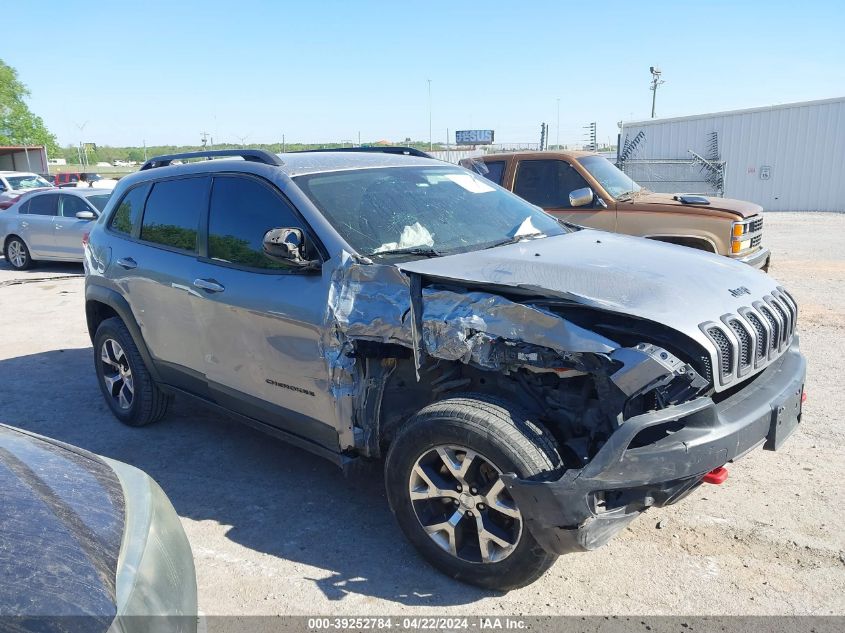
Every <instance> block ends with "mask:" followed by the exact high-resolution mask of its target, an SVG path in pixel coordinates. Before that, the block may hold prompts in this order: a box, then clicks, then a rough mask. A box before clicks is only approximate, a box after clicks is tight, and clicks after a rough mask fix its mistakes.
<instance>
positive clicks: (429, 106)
mask: <svg viewBox="0 0 845 633" xmlns="http://www.w3.org/2000/svg"><path fill="white" fill-rule="evenodd" d="M432 149H434V145H433V143H432V140H431V79H429V80H428V151H431V150H432Z"/></svg>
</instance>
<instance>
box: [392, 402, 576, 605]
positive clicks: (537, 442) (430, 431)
mask: <svg viewBox="0 0 845 633" xmlns="http://www.w3.org/2000/svg"><path fill="white" fill-rule="evenodd" d="M449 445H451V446H462V447H466V448H467V449H470V450H472V451H475V452H476V453H477V454H478V455H479V456H482V457H483V458H484V459H486V460H488V461H489V462H490V463H492V464H493V465H494V466H495V468H497V469H498V470H499V471H500V472H503V473H506V472H515V473H516V474H517V475H518V476H519V477H520V478H527V477H538V476H540V477H542V476H543V475H546V474H548V475H549V476H551V475H552V474H555V473H559V472H560V469H561V459H560V455H559V454H558V450H557V447H556V444H555V441H554V439H553V438H552V436H551V434H550V433H549V431H548V430H547V429H545V428H543V427H542V425H540V424H538V423H536V422H533V421H531V420H530V418H529V417H528V416H527V414H526V413H525V412H523V411H521V410H520V409H519V408H518V407H515V406H513V405H512V404H510V403H508V402H506V401H504V400H500V399H497V398H492V397H489V396H486V395H482V394H463V395H460V396H456V397H452V398H448V399H446V400H442V401H440V402H436V403H434V404H431V405H429V406H427V407H425V408H424V409H422V410H420V411H419V412H418V413H417V414H416V415H414V416H413V417H412V418H411V419H410V420H409V421H408V423H407V424H406V425H405V426H404V427H403V428H402V429H401V430H400V431H399V433H398V434H397V436H396V438H395V439H394V440H393V443H392V444H391V446H390V449H389V451H388V455H387V459H386V463H385V483H386V488H387V497H388V501H389V503H390V509H391V510H392V511H393V514H394V515H395V516H396V519H397V521H398V522H399V526H400V527H401V528H402V531H403V532H404V533H405V535H406V536H407V537H408V539H409V540H410V541H411V543H413V544H414V546H415V547H416V548H417V549H418V550H419V551H420V552H421V553H422V555H423V556H424V557H425V558H426V559H427V560H428V561H429V562H430V563H431V564H432V565H434V566H435V567H437V568H438V569H440V570H441V571H442V572H444V573H445V574H447V575H449V576H451V577H452V578H455V579H457V580H460V581H463V582H467V583H470V584H474V585H478V586H480V587H484V588H486V589H495V590H499V591H508V590H511V589H516V588H518V587H523V586H525V585H528V584H530V583H532V582H533V581H535V580H536V579H537V578H539V577H540V576H541V575H542V574H543V573H544V572H545V571H546V570H547V569H548V568H549V567H550V566H551V565H552V564H553V563H554V561H555V560H556V559H557V556H556V555H554V554H550V553H548V552H546V551H545V550H544V549H543V548H542V547H540V545H538V544H537V541H535V540H534V537H533V536H532V535H531V534H530V532H529V531H528V529H527V528H526V527H525V524H524V521H523V522H522V529H521V532H520V534H519V536H517V537H515V539H516V540H515V541H514V543H515V547H513V549H512V550H511V552H510V554H508V555H507V556H506V557H505V558H504V559H502V560H498V561H494V562H482V561H480V560H479V561H475V562H473V561H471V560H466V559H464V558H461V557H459V556H456V555H455V554H453V553H451V552H450V551H447V550H446V549H444V547H443V546H441V545H438V544H437V543H436V542H435V541H434V540H433V537H432V536H430V535H429V534H428V533H427V532H426V531H425V529H424V528H423V526H422V524H421V520H420V519H419V518H418V516H417V511H416V509H415V507H414V505H413V504H414V502H412V501H411V492H410V482H411V477H412V471H413V469H414V466H415V465H416V464H417V460H419V459H426V458H425V457H423V456H425V455H427V454H430V452H431V451H432V450H435V449H436V447H443V446H449ZM464 459H465V458H464ZM442 502H443V503H445V506H446V509H445V510H444V512H445V513H446V514H448V513H449V512H451V509H449V506H448V501H442ZM417 503H420V502H417ZM422 503H424V504H427V503H432V502H430V501H423V502H422ZM452 503H454V504H455V507H460V508H464V507H465V506H464V505H463V502H460V504H461V505H460V506H458V504H459V502H458V501H455V500H452ZM435 509H436V508H435ZM487 512H488V513H491V512H492V511H491V510H490V509H489V508H487ZM476 514H478V512H477V511H476ZM469 515H470V516H473V513H472V512H470V513H469ZM464 520H466V516H465V517H464V518H463V519H461V521H464ZM474 520H477V519H470V521H474ZM459 525H460V524H459ZM473 529H474V526H473V524H472V523H470V530H473ZM470 533H471V532H470ZM478 540H480V539H478V536H477V533H476V541H478ZM464 542H466V543H469V542H470V539H469V538H467V539H466V540H465V541H464Z"/></svg>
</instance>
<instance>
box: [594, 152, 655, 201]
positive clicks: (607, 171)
mask: <svg viewBox="0 0 845 633" xmlns="http://www.w3.org/2000/svg"><path fill="white" fill-rule="evenodd" d="M578 162H579V163H581V165H582V166H583V167H584V169H586V170H587V171H588V172H590V175H591V176H592V177H593V178H595V179H596V180H598V182H599V184H600V185H601V186H602V187H603V188H604V190H605V191H606V192H607V193H609V194H610V195H611V196H613V197H614V198H621V197H623V196H625V194H629V193H636V192H637V191H639V190H640V189H642V187H640V186H639V185H638V184H637V183H635V182H634V181H633V180H631V178H629V177H628V175H627V174H626V173H625V172H624V171H622V170H620V169H619V168H617V167H616V165H614V164H613V163H611V162H610V161H609V160H607V159H606V158H604V157H602V156H584V157H583V158H579V159H578Z"/></svg>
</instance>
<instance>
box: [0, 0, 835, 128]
mask: <svg viewBox="0 0 845 633" xmlns="http://www.w3.org/2000/svg"><path fill="white" fill-rule="evenodd" d="M74 6H76V5H74ZM3 22H4V24H3V37H2V41H0V58H2V59H4V61H5V62H6V63H7V64H10V65H12V66H14V67H15V68H17V70H18V72H19V75H20V78H21V79H22V80H23V81H24V83H26V84H27V85H28V87H29V88H30V90H31V92H32V95H31V98H30V106H31V108H32V109H33V110H34V111H35V112H36V113H38V114H40V115H41V116H42V117H43V118H44V120H45V122H46V123H47V125H48V127H49V128H50V129H51V130H52V131H53V132H54V133H56V134H57V136H58V138H59V141H60V143H61V144H63V145H64V144H68V143H76V142H77V141H79V140H80V137H83V138H82V140H85V141H90V142H96V143H98V144H102V145H140V144H141V142H142V140H144V139H146V142H147V144H149V145H155V144H165V143H175V144H183V143H185V144H188V143H191V144H193V143H198V142H199V133H200V132H201V131H203V130H205V131H208V132H211V133H213V134H214V136H215V140H217V141H228V142H236V141H238V139H239V137H246V143H247V144H249V143H250V142H266V143H272V142H278V141H280V140H281V136H282V134H285V136H286V139H287V140H288V141H289V142H290V141H303V142H330V141H339V140H346V139H356V140H357V138H358V133H359V132H360V134H361V138H362V140H364V141H375V140H380V139H390V140H394V141H396V140H398V141H401V140H402V139H404V138H405V137H406V136H410V137H412V138H414V139H428V96H427V90H428V84H427V80H428V79H431V89H432V118H433V130H434V132H433V135H434V139H435V141H437V140H445V136H446V129H447V128H449V129H451V130H452V133H451V135H452V138H453V139H454V130H455V129H468V128H493V129H495V130H496V140H497V141H501V142H536V141H537V140H538V137H539V128H540V123H541V122H542V121H545V122H547V123H548V124H549V125H550V136H551V140H552V142H554V141H555V139H556V138H557V134H558V131H557V100H558V99H560V131H559V135H560V141H561V143H567V142H569V143H571V142H575V141H578V140H579V139H581V138H582V134H583V131H582V126H585V125H587V124H588V123H589V122H590V121H597V123H598V136H599V138H600V140H601V141H603V142H606V141H608V140H611V139H612V140H615V138H616V133H617V126H616V122H617V121H619V120H622V119H625V120H631V119H639V118H646V117H648V116H649V114H650V108H651V92H650V91H649V89H648V85H649V80H650V75H649V71H648V69H649V66H651V65H653V64H658V65H659V66H660V67H661V69H662V70H663V74H664V78H665V80H666V83H665V84H664V85H662V86H661V87H660V89H659V91H658V97H657V114H658V116H680V115H686V114H696V113H702V112H711V111H718V110H729V109H735V108H744V107H755V106H762V105H769V104H773V103H787V102H791V101H803V100H810V99H821V98H827V97H834V96H841V95H842V94H845V32H843V30H842V28H843V24H845V3H842V2H841V1H839V2H836V1H830V2H826V1H821V0H819V1H807V2H794V1H793V2H781V1H780V0H771V1H768V2H742V1H737V0H734V1H732V2H731V1H721V0H720V1H708V2H705V1H703V0H699V1H697V2H683V1H677V0H676V1H674V2H647V1H645V0H640V1H637V2H632V1H629V2H603V3H600V2H589V3H588V2H563V1H560V2H531V1H527V2H513V1H512V0H511V1H506V2H498V1H492V0H490V1H487V2H460V3H459V2H454V1H452V2H448V1H447V2H441V1H439V0H428V1H426V2H419V1H418V2H402V1H399V0H396V1H394V2H380V1H371V2H364V1H361V2H354V1H351V0H350V1H347V2H339V1H337V2H335V1H331V2H318V1H311V2H307V1H306V2H303V1H302V0H300V1H298V2H295V3H293V2H281V1H279V2H269V1H268V2H259V1H254V0H241V1H240V2H232V1H231V0H229V1H228V2H217V1H212V0H208V1H204V2H174V1H170V2H159V1H157V0H145V1H143V2H96V1H88V2H84V3H83V4H82V5H79V6H77V7H76V8H71V7H70V6H69V5H68V4H67V3H66V2H53V1H51V0H47V1H45V2H41V3H39V4H38V10H37V12H36V11H35V9H34V8H33V7H30V8H29V9H27V10H25V11H23V10H21V11H6V12H4V19H3ZM86 122H87V123H86ZM83 123H85V124H86V125H85V127H84V130H83V131H82V132H80V131H79V130H78V127H77V126H79V125H82V124H83Z"/></svg>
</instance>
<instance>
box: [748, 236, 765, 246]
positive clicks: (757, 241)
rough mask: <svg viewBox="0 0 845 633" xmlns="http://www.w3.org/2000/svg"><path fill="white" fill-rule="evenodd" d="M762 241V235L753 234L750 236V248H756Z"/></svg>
mask: <svg viewBox="0 0 845 633" xmlns="http://www.w3.org/2000/svg"><path fill="white" fill-rule="evenodd" d="M762 241H763V236H762V235H755V236H754V237H752V238H751V248H756V247H758V246H760V243H761V242H762Z"/></svg>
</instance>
